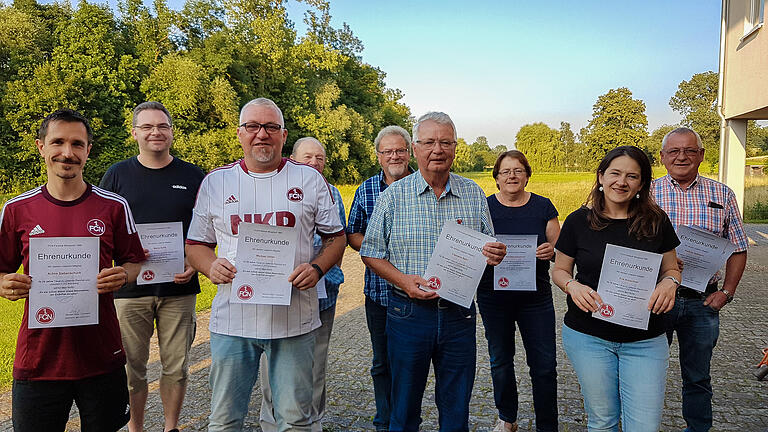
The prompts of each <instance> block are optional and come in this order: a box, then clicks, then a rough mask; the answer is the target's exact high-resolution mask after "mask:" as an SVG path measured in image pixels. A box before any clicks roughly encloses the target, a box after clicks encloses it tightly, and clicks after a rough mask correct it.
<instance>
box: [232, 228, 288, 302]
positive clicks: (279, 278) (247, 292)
mask: <svg viewBox="0 0 768 432" xmlns="http://www.w3.org/2000/svg"><path fill="white" fill-rule="evenodd" d="M238 229H239V234H238V239H237V255H236V258H235V268H237V273H235V278H234V279H233V280H232V289H231V292H230V297H229V301H230V302H231V303H250V304H270V305H289V304H291V289H292V285H291V283H290V282H288V276H290V275H291V273H292V272H293V268H294V261H295V260H296V242H297V237H298V232H299V231H298V229H296V228H294V227H282V226H272V225H265V224H254V223H241V224H240V225H239V227H238Z"/></svg>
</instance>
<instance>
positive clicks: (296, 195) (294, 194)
mask: <svg viewBox="0 0 768 432" xmlns="http://www.w3.org/2000/svg"><path fill="white" fill-rule="evenodd" d="M286 195H287V196H288V199H289V200H291V201H296V202H299V201H301V200H303V199H304V192H303V191H302V190H301V189H300V188H297V187H292V188H290V189H288V193H287V194H286Z"/></svg>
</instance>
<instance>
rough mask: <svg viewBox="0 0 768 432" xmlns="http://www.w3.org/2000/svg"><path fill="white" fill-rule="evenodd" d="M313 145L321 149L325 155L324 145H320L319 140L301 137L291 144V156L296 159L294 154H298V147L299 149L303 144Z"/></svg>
mask: <svg viewBox="0 0 768 432" xmlns="http://www.w3.org/2000/svg"><path fill="white" fill-rule="evenodd" d="M308 142H311V143H315V144H317V145H319V146H320V148H321V149H323V155H325V144H323V143H321V142H320V140H318V139H317V138H314V137H303V138H299V139H297V140H296V142H295V143H293V150H292V151H291V156H292V157H296V154H297V153H298V152H299V147H301V145H302V144H304V143H308Z"/></svg>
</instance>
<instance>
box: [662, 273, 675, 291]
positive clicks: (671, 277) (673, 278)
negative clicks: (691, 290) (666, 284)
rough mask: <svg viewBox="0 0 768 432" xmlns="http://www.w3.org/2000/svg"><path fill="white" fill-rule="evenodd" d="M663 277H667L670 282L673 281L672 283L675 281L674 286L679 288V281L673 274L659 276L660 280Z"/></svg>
mask: <svg viewBox="0 0 768 432" xmlns="http://www.w3.org/2000/svg"><path fill="white" fill-rule="evenodd" d="M664 279H669V280H671V281H672V282H674V283H675V285H676V288H679V287H680V281H679V280H677V278H676V277H674V276H664V277H663V278H661V280H664Z"/></svg>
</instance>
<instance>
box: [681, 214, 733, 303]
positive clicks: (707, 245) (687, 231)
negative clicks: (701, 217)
mask: <svg viewBox="0 0 768 432" xmlns="http://www.w3.org/2000/svg"><path fill="white" fill-rule="evenodd" d="M677 238H679V239H680V246H678V247H677V249H676V251H677V257H678V258H680V259H681V260H683V281H682V282H683V285H684V286H686V287H688V288H691V289H694V290H696V291H700V292H704V291H705V290H706V289H707V284H708V283H709V280H710V279H711V278H712V276H714V274H715V273H716V272H717V271H718V270H719V269H720V267H722V266H723V265H725V262H726V261H727V260H728V257H730V256H731V254H732V253H733V252H734V251H735V250H736V245H734V244H733V243H731V241H730V240H728V239H726V238H722V237H718V236H716V235H714V234H712V233H711V232H709V231H704V230H702V229H698V228H692V227H689V226H685V225H680V226H679V227H678V228H677Z"/></svg>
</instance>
